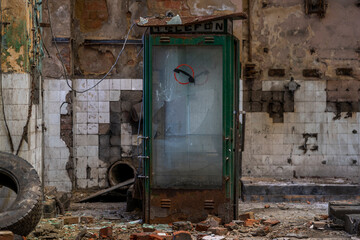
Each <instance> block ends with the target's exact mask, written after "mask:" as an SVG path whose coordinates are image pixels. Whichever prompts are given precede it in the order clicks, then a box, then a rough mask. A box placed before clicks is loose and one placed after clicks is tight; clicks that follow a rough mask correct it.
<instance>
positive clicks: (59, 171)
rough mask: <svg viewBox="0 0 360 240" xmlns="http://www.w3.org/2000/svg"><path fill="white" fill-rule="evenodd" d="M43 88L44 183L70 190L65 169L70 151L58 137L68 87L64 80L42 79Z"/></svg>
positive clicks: (59, 188)
mask: <svg viewBox="0 0 360 240" xmlns="http://www.w3.org/2000/svg"><path fill="white" fill-rule="evenodd" d="M69 84H70V83H69ZM44 90H45V92H44V109H45V116H44V121H45V125H46V128H47V131H46V132H45V136H44V137H45V139H44V140H45V141H44V142H45V185H47V186H56V187H57V189H58V191H71V189H72V184H71V181H70V178H69V175H68V172H67V170H66V163H67V162H68V161H69V156H70V152H69V149H68V148H67V147H66V144H65V143H64V141H63V140H62V139H61V138H60V114H61V113H62V114H66V113H67V109H66V107H67V106H66V104H63V102H64V101H65V97H66V95H67V94H68V92H69V90H70V89H69V87H68V86H67V84H66V81H65V80H59V79H44ZM62 104H63V105H62ZM61 105H62V107H61V109H60V106H61Z"/></svg>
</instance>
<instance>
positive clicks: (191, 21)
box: [138, 13, 246, 34]
mask: <svg viewBox="0 0 360 240" xmlns="http://www.w3.org/2000/svg"><path fill="white" fill-rule="evenodd" d="M176 18H178V19H177V20H180V21H181V23H178V24H172V23H173V21H172V18H142V20H143V22H140V21H139V22H138V25H139V26H140V27H150V33H151V34H193V33H199V34H209V33H212V34H232V33H233V24H232V21H233V20H240V19H246V14H244V13H232V14H224V15H211V16H200V17H199V16H191V17H180V16H176Z"/></svg>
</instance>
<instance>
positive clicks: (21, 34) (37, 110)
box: [0, 0, 42, 177]
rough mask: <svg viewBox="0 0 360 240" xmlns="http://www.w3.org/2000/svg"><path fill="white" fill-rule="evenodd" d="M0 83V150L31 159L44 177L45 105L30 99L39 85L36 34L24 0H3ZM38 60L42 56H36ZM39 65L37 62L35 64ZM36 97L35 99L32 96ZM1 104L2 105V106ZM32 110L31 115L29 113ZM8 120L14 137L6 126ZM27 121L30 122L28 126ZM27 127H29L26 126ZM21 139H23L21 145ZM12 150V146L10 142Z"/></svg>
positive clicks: (30, 13)
mask: <svg viewBox="0 0 360 240" xmlns="http://www.w3.org/2000/svg"><path fill="white" fill-rule="evenodd" d="M1 10H2V19H1V22H2V32H1V36H2V42H1V84H2V91H1V93H0V94H3V99H4V102H3V103H2V102H0V104H4V105H5V106H4V112H5V114H4V113H3V112H1V113H0V151H5V152H11V153H14V154H15V153H16V152H17V150H18V149H19V156H20V157H22V158H24V159H26V160H27V161H29V162H30V163H31V164H32V165H33V166H34V168H35V169H36V171H37V172H38V173H39V175H40V177H41V172H42V161H41V159H42V151H41V146H42V133H41V130H42V129H41V128H42V127H41V125H42V111H41V110H42V105H41V96H39V95H37V96H36V98H37V99H39V100H40V101H39V102H40V103H37V104H35V103H34V102H31V98H33V97H35V95H33V94H34V91H32V90H34V88H33V87H34V85H33V83H34V82H35V81H37V82H36V84H39V85H38V87H41V85H40V78H35V77H34V75H32V73H33V72H32V71H31V66H30V64H31V60H33V51H34V49H35V48H34V45H33V40H34V35H33V33H32V31H31V29H32V28H33V21H32V16H33V14H34V10H33V7H32V5H31V4H28V3H27V2H25V1H23V0H11V1H10V0H2V1H1ZM37 59H39V58H37ZM35 64H36V63H35ZM33 99H34V98H33ZM0 107H1V106H0ZM29 112H31V116H30V115H29ZM5 118H6V122H7V123H8V127H9V131H10V136H11V140H9V137H8V132H7V130H6V126H5V121H4V120H5ZM27 122H28V125H27ZM25 126H27V128H24V127H25ZM21 139H23V142H22V145H21V147H20V142H21ZM11 142H12V145H13V149H12V147H11V144H10V143H11Z"/></svg>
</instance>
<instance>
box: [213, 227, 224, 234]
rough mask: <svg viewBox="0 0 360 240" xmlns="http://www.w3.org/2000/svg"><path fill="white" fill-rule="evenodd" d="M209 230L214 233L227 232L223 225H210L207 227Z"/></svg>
mask: <svg viewBox="0 0 360 240" xmlns="http://www.w3.org/2000/svg"><path fill="white" fill-rule="evenodd" d="M209 231H210V232H211V233H213V234H215V235H225V234H226V233H227V232H228V230H227V229H226V228H223V227H212V228H209Z"/></svg>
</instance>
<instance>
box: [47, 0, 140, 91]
mask: <svg viewBox="0 0 360 240" xmlns="http://www.w3.org/2000/svg"><path fill="white" fill-rule="evenodd" d="M46 7H47V12H48V16H49V23H50V31H51V36H52V39H55V34H54V31H53V28H52V22H51V14H50V9H49V0H47V1H46ZM134 26H135V23H133V24H132V25H131V26H130V29H129V31H128V33H127V35H126V38H125V41H124V44H123V47H122V48H121V50H120V52H119V54H118V56H117V58H116V60H115V63H114V64H113V65H112V66H111V68H110V69H109V71H108V72H107V73H106V74H105V75H104V76H103V77H102V78H101V79H100V80H99V81H98V82H97V83H95V84H94V85H93V86H91V87H90V88H88V89H85V90H81V91H80V90H76V89H74V88H73V87H72V86H71V85H70V83H69V77H68V74H67V70H66V68H65V64H64V60H63V58H62V55H61V54H60V51H59V48H58V46H57V43H56V41H54V45H55V48H56V52H57V53H58V55H59V58H60V62H61V65H62V68H63V70H64V75H65V80H66V84H67V85H68V87H69V88H70V89H71V90H72V91H74V92H75V93H85V92H87V91H90V90H91V89H93V88H95V87H96V86H97V85H99V84H100V83H101V82H102V81H103V80H104V79H105V78H106V77H107V76H108V75H109V74H110V73H111V71H112V70H113V69H114V67H115V66H116V64H117V63H118V61H119V59H120V56H121V54H122V53H123V51H124V49H125V46H126V43H127V40H128V38H129V35H130V31H131V30H132V28H133V27H134Z"/></svg>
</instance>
